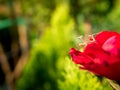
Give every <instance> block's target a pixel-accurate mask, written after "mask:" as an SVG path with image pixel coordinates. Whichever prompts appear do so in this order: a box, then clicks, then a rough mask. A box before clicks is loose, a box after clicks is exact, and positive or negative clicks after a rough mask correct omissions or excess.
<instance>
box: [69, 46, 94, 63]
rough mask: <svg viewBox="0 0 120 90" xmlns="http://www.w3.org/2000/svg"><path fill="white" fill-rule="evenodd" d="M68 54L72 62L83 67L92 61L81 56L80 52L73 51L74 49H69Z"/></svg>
mask: <svg viewBox="0 0 120 90" xmlns="http://www.w3.org/2000/svg"><path fill="white" fill-rule="evenodd" d="M69 54H70V55H71V57H72V60H73V61H74V62H75V63H76V64H81V65H85V64H90V63H92V61H93V60H92V59H91V58H90V57H89V56H87V55H85V54H83V53H82V52H80V51H77V50H75V49H74V48H71V50H70V52H69Z"/></svg>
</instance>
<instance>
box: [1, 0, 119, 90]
mask: <svg viewBox="0 0 120 90" xmlns="http://www.w3.org/2000/svg"><path fill="white" fill-rule="evenodd" d="M14 2H17V4H18V5H19V6H20V7H19V9H16V8H17V7H13V6H12V5H13V3H14ZM0 5H1V6H3V5H6V6H8V8H9V9H10V10H11V12H12V15H11V16H9V15H8V13H6V11H5V10H7V9H2V10H3V11H2V10H0V11H1V13H0V15H1V16H0V18H1V20H0V21H1V22H0V29H1V30H3V29H4V28H5V27H8V26H10V25H11V21H10V22H9V20H8V19H6V20H8V21H6V22H7V24H6V23H3V17H6V18H10V17H12V18H11V19H12V22H14V21H17V20H18V23H17V24H16V23H13V24H12V25H13V27H15V25H16V26H18V24H19V23H20V25H21V26H24V28H25V29H23V28H22V29H21V28H20V29H19V31H20V30H21V31H23V32H24V30H25V31H26V33H27V34H26V37H27V39H26V40H25V38H24V37H23V39H22V40H21V41H20V42H19V43H20V44H21V43H26V42H27V46H25V45H26V44H21V46H22V47H23V48H22V51H25V53H23V55H26V51H27V58H26V57H23V59H22V60H21V59H20V60H21V62H22V63H20V64H19V65H18V67H19V68H20V67H22V69H21V71H20V70H19V68H17V69H15V70H16V72H15V73H12V75H13V74H14V75H13V77H14V79H13V81H12V84H11V83H9V82H7V81H9V79H6V80H5V82H4V83H2V84H1V86H0V87H1V88H0V90H10V89H11V90H14V89H16V90H113V89H112V88H111V86H110V85H109V84H108V82H107V81H106V79H105V78H103V77H99V76H95V75H93V74H92V73H90V72H87V71H83V70H79V68H78V66H76V65H75V64H74V63H73V62H72V60H71V58H70V56H69V50H70V48H71V47H76V48H77V49H80V47H79V43H82V41H81V40H80V39H78V37H80V36H81V35H82V36H84V40H86V38H87V37H88V35H90V34H96V33H98V32H100V31H102V30H112V31H118V32H119V31H120V25H119V24H120V0H0ZM14 9H15V10H16V12H17V10H18V12H17V13H15V14H14V12H15V11H14ZM19 10H20V13H19ZM19 17H20V20H19ZM16 18H18V19H16ZM21 18H22V19H21ZM4 21H5V20H4ZM1 23H3V24H1ZM5 25H6V26H5ZM7 25H8V26H7ZM21 26H20V27H21ZM13 29H15V30H17V29H16V28H12V30H13ZM23 32H22V33H23ZM0 34H1V33H0ZM22 35H23V34H22ZM23 36H24V35H23ZM2 39H4V38H2ZM24 40H25V42H24ZM22 41H23V42H22ZM26 47H27V48H28V49H27V50H26ZM13 49H14V48H13ZM0 65H1V67H2V64H0ZM15 66H17V64H15ZM0 74H1V75H2V73H1V72H0ZM1 78H2V77H0V80H2V79H1Z"/></svg>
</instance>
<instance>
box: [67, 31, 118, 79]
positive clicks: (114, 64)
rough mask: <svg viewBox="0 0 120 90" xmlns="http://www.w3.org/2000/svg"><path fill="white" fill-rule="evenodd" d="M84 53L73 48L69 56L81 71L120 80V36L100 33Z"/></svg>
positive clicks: (89, 43)
mask: <svg viewBox="0 0 120 90" xmlns="http://www.w3.org/2000/svg"><path fill="white" fill-rule="evenodd" d="M93 39H94V40H93V41H91V42H88V43H87V45H86V46H85V48H84V50H83V51H79V50H76V49H74V48H71V50H70V52H69V54H70V56H71V57H72V60H73V61H74V62H75V63H76V64H79V65H80V68H81V69H84V70H88V71H91V72H93V73H94V74H96V75H99V76H104V77H106V78H109V79H112V80H116V81H118V80H120V34H119V33H117V32H113V31H102V32H100V33H98V34H97V35H96V36H95V37H94V38H93Z"/></svg>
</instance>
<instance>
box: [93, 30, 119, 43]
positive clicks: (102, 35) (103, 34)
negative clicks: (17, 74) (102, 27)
mask: <svg viewBox="0 0 120 90" xmlns="http://www.w3.org/2000/svg"><path fill="white" fill-rule="evenodd" d="M115 35H119V34H118V33H117V32H113V31H102V32H100V33H99V34H97V35H96V36H95V40H96V41H97V42H98V43H99V44H101V45H102V44H103V43H104V42H105V41H106V40H107V39H108V38H110V37H112V36H115Z"/></svg>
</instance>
